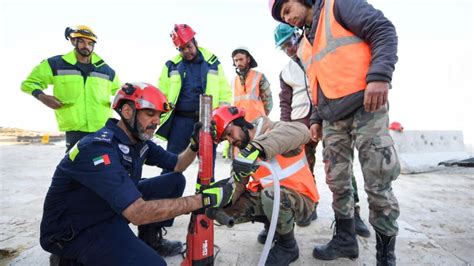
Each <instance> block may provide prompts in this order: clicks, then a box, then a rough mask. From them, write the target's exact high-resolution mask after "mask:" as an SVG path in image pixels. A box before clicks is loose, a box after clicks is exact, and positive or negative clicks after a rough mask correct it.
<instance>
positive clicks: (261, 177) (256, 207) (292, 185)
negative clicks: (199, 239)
mask: <svg viewBox="0 0 474 266" xmlns="http://www.w3.org/2000/svg"><path fill="white" fill-rule="evenodd" d="M244 116H245V112H244V110H243V109H240V108H238V107H235V106H222V107H219V108H218V109H216V110H214V112H213V116H212V117H213V120H214V121H215V122H216V129H217V138H216V141H218V142H219V141H223V140H227V141H229V143H231V144H232V145H234V146H236V147H238V148H239V149H240V153H239V154H238V155H237V156H236V158H235V159H234V160H233V162H232V173H233V174H232V176H233V179H234V183H236V184H237V186H236V191H235V194H234V197H233V198H232V205H231V206H228V207H226V208H224V211H225V212H226V213H227V214H228V215H230V216H232V217H234V218H235V221H236V223H244V222H249V221H257V222H262V223H264V224H265V226H266V227H267V228H268V225H269V222H270V219H271V213H272V206H273V198H274V190H273V177H272V174H271V172H270V171H269V169H267V168H266V167H263V166H261V167H259V168H258V167H257V166H256V164H255V163H256V162H257V161H258V160H264V161H267V162H269V163H270V165H272V167H273V169H275V170H276V171H279V177H280V186H281V201H280V211H279V215H278V221H277V227H276V235H275V244H274V245H273V247H272V249H271V250H270V253H269V255H268V258H267V261H266V265H288V264H289V263H290V262H292V261H295V260H297V259H298V257H299V249H298V244H297V242H296V239H295V237H294V226H295V222H299V221H304V220H307V219H308V218H309V217H311V214H312V212H313V210H314V205H315V203H316V202H317V201H318V200H319V194H318V190H317V187H316V186H315V183H314V180H313V175H312V173H311V171H310V170H309V167H308V162H307V161H306V157H305V154H304V149H303V145H304V144H305V143H306V142H308V141H309V130H308V128H307V127H306V126H305V125H304V124H302V123H299V122H281V121H279V122H272V121H270V119H269V118H267V117H266V116H261V117H259V118H257V119H255V120H254V121H252V122H251V123H250V122H248V121H246V120H245V118H244ZM250 176H252V181H250ZM264 240H266V239H264Z"/></svg>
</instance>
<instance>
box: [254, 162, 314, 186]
mask: <svg viewBox="0 0 474 266" xmlns="http://www.w3.org/2000/svg"><path fill="white" fill-rule="evenodd" d="M305 160H306V157H305V156H303V158H302V159H300V160H298V161H296V162H294V163H293V164H292V165H290V166H288V167H286V168H285V169H281V167H280V164H279V163H278V161H277V160H276V158H273V159H272V160H270V165H271V166H272V167H273V169H275V171H276V172H278V173H279V174H278V176H279V180H284V179H286V178H288V177H290V176H292V175H294V174H296V173H297V172H298V171H300V170H301V169H303V168H304V167H305ZM260 183H261V184H262V185H263V186H265V185H268V184H270V183H273V176H272V175H271V174H270V175H267V176H265V177H263V178H261V179H260Z"/></svg>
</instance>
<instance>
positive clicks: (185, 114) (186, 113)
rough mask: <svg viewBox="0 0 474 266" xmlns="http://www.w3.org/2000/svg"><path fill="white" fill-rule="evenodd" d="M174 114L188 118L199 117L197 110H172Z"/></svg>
mask: <svg viewBox="0 0 474 266" xmlns="http://www.w3.org/2000/svg"><path fill="white" fill-rule="evenodd" d="M174 114H175V115H177V116H183V117H188V118H194V119H199V112H198V111H194V112H185V111H174Z"/></svg>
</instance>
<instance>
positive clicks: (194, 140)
mask: <svg viewBox="0 0 474 266" xmlns="http://www.w3.org/2000/svg"><path fill="white" fill-rule="evenodd" d="M201 128H202V123H201V122H196V123H195V124H194V129H193V133H192V134H191V140H190V141H189V142H190V145H189V148H190V149H191V150H192V151H193V152H198V151H199V132H200V130H201ZM211 137H212V140H215V139H216V138H217V127H216V122H215V121H211Z"/></svg>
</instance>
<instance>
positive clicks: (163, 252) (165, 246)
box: [138, 224, 183, 257]
mask: <svg viewBox="0 0 474 266" xmlns="http://www.w3.org/2000/svg"><path fill="white" fill-rule="evenodd" d="M163 231H165V233H164V234H163ZM164 235H166V229H164V228H162V227H158V226H156V225H154V224H147V225H139V226H138V238H140V239H141V240H143V241H144V242H145V243H146V244H147V245H148V246H150V247H151V248H152V249H154V250H155V251H156V252H158V254H160V256H162V257H170V256H175V255H178V254H180V253H181V251H182V249H183V243H181V241H170V240H166V239H164V238H163V236H164Z"/></svg>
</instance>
